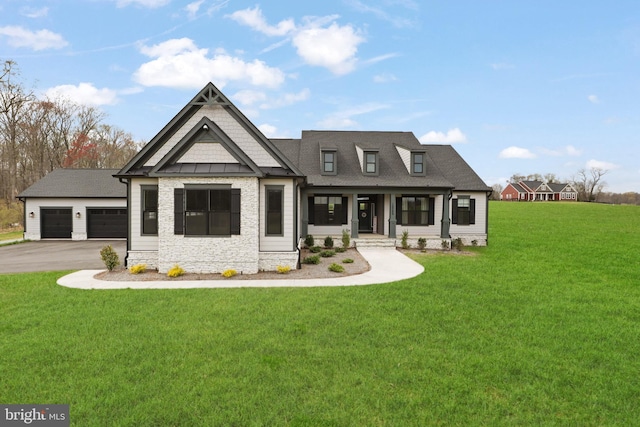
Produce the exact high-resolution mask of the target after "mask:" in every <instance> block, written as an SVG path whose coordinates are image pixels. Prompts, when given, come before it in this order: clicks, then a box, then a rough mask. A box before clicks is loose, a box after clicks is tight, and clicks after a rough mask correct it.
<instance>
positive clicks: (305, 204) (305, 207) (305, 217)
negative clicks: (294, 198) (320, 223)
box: [300, 190, 309, 239]
mask: <svg viewBox="0 0 640 427" xmlns="http://www.w3.org/2000/svg"><path fill="white" fill-rule="evenodd" d="M300 204H301V205H302V206H301V208H302V224H301V229H300V233H301V234H302V238H303V239H304V238H306V237H307V235H308V234H309V201H308V200H307V192H306V191H304V190H302V192H301V193H300Z"/></svg>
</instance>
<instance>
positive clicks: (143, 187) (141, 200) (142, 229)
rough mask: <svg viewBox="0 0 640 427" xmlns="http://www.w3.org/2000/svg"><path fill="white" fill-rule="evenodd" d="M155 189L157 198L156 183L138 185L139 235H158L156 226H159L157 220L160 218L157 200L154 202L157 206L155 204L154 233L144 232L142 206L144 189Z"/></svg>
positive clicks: (143, 204)
mask: <svg viewBox="0 0 640 427" xmlns="http://www.w3.org/2000/svg"><path fill="white" fill-rule="evenodd" d="M153 190H155V191H156V193H158V198H159V197H160V194H159V190H158V185H157V184H156V185H153V184H141V185H140V236H157V235H158V231H157V228H158V226H159V220H160V204H159V203H158V202H156V204H157V205H158V206H156V209H157V210H156V232H155V233H145V232H144V207H145V203H144V201H145V199H144V192H145V191H153Z"/></svg>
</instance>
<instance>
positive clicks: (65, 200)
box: [17, 169, 127, 240]
mask: <svg viewBox="0 0 640 427" xmlns="http://www.w3.org/2000/svg"><path fill="white" fill-rule="evenodd" d="M117 172H118V170H117V169H56V170H54V171H52V172H50V173H49V174H47V175H45V176H44V177H43V178H42V179H40V180H39V181H38V182H36V183H35V184H33V185H32V186H30V187H29V188H27V189H26V190H24V191H23V192H22V193H20V194H18V196H17V197H18V199H19V200H21V201H22V202H23V203H24V238H25V239H29V240H40V239H72V240H85V239H88V238H89V239H92V238H95V239H114V238H123V239H124V238H126V237H127V186H126V185H125V184H123V183H121V182H120V181H119V180H118V179H117V178H114V176H113V175H114V174H115V173H117Z"/></svg>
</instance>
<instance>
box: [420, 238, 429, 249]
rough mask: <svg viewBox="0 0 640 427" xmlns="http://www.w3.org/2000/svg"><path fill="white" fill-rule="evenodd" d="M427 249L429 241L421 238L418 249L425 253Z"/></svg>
mask: <svg viewBox="0 0 640 427" xmlns="http://www.w3.org/2000/svg"><path fill="white" fill-rule="evenodd" d="M426 247H427V239H425V238H424V237H420V238H419V239H418V248H420V250H421V251H424V250H425V248H426Z"/></svg>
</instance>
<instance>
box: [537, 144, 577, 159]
mask: <svg viewBox="0 0 640 427" xmlns="http://www.w3.org/2000/svg"><path fill="white" fill-rule="evenodd" d="M539 151H540V152H541V153H543V154H546V155H548V156H555V157H561V156H572V157H577V156H580V155H581V154H582V151H581V150H578V149H577V148H576V147H574V146H573V145H567V146H566V147H561V148H558V149H556V150H549V149H547V148H540V149H539Z"/></svg>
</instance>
